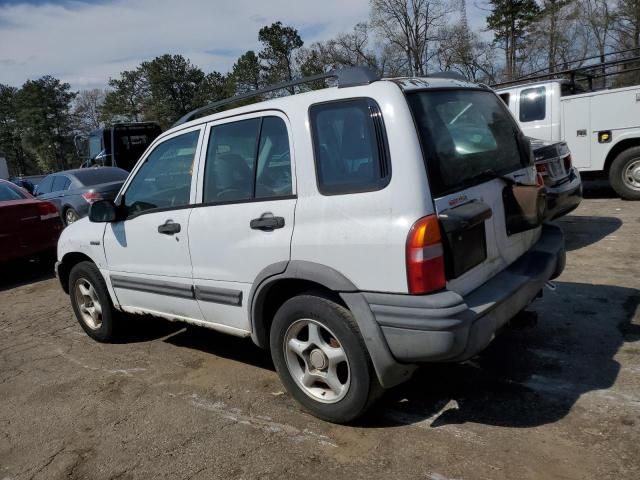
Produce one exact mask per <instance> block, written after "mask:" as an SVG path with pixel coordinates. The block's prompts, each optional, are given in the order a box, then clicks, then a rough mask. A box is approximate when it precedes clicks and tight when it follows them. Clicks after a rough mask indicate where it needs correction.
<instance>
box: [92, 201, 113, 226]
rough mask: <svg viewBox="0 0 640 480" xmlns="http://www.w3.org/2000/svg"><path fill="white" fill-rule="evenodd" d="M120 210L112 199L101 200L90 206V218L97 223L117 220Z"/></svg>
mask: <svg viewBox="0 0 640 480" xmlns="http://www.w3.org/2000/svg"><path fill="white" fill-rule="evenodd" d="M117 219H118V210H117V209H116V206H115V204H114V203H113V202H112V201H111V200H99V201H97V202H94V203H92V204H91V206H89V220H91V221H92V222H96V223H108V222H115V221H116V220H117Z"/></svg>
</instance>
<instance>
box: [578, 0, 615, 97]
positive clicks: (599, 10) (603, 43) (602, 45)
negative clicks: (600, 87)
mask: <svg viewBox="0 0 640 480" xmlns="http://www.w3.org/2000/svg"><path fill="white" fill-rule="evenodd" d="M609 4H610V0H581V1H580V10H581V11H580V17H581V19H582V22H583V25H584V26H585V28H587V30H588V32H589V37H590V39H591V40H592V41H593V42H595V45H596V47H597V49H598V51H597V54H598V55H600V63H604V62H605V54H606V53H607V47H608V46H609V44H610V43H611V33H612V32H611V30H612V27H613V22H614V15H613V12H612V11H611V7H610V5H609ZM605 71H606V67H602V73H603V74H604V73H605ZM605 80H606V77H605ZM605 86H606V81H605Z"/></svg>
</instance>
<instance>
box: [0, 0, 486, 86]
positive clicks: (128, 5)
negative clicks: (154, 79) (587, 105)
mask: <svg viewBox="0 0 640 480" xmlns="http://www.w3.org/2000/svg"><path fill="white" fill-rule="evenodd" d="M467 9H468V12H469V13H468V16H469V20H470V24H471V25H472V26H482V25H483V24H484V15H485V13H484V12H483V11H482V10H481V9H479V8H478V7H477V6H475V5H474V4H473V1H472V0H470V1H468V2H467ZM368 17H369V0H172V1H167V0H0V83H4V84H9V85H12V86H20V85H22V84H23V83H24V82H25V81H26V80H28V79H37V78H39V77H41V76H43V75H53V76H54V77H57V78H59V79H61V80H63V81H65V82H68V83H70V84H71V87H72V89H74V90H82V89H88V88H103V87H105V86H106V85H107V82H108V80H109V78H110V77H117V76H118V74H119V73H120V72H121V71H123V70H130V69H133V68H135V67H136V66H138V65H139V64H140V63H141V62H142V61H145V60H150V59H152V58H154V57H156V56H158V55H162V54H164V53H170V54H181V55H184V56H185V57H188V58H189V59H190V60H191V61H192V62H193V63H194V64H196V65H198V66H199V67H200V68H202V69H203V70H204V71H205V72H210V71H213V70H217V71H221V72H227V71H228V70H229V69H230V68H231V66H232V65H233V63H234V62H235V60H236V59H237V57H238V56H239V55H241V54H242V53H244V52H245V51H246V50H250V49H253V50H257V49H258V48H259V45H258V38H257V37H258V30H259V29H260V28H261V27H263V26H264V25H269V24H271V23H273V22H275V21H278V20H280V21H281V22H282V23H283V24H285V25H291V26H293V27H295V28H297V29H298V31H299V33H300V35H301V37H302V39H303V40H304V41H305V44H307V45H308V44H310V43H313V42H314V41H319V40H328V39H329V38H332V37H334V36H335V35H336V34H338V33H340V32H346V31H348V30H350V29H351V28H352V27H353V26H354V25H355V24H356V23H358V22H361V21H366V20H367V19H368Z"/></svg>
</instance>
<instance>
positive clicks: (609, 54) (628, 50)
mask: <svg viewBox="0 0 640 480" xmlns="http://www.w3.org/2000/svg"><path fill="white" fill-rule="evenodd" d="M634 50H637V51H640V47H633V48H627V49H625V50H618V51H615V52H607V53H605V54H603V55H594V56H592V57H587V58H581V59H578V60H569V61H567V62H561V63H556V64H555V65H552V66H551V67H544V68H541V69H540V70H535V71H533V72H530V73H527V74H526V75H524V76H522V77H520V78H522V79H523V80H524V79H526V78H527V77H532V76H535V75H538V74H540V73H544V72H547V70H550V69H551V68H554V69H555V68H556V67H560V66H563V65H564V66H566V65H571V64H573V63H580V62H587V61H589V60H595V59H596V58H604V57H610V56H611V55H620V54H623V53H628V52H633V51H634ZM622 60H625V59H622ZM589 66H590V65H587V67H589ZM579 68H581V67H574V68H571V70H576V69H579ZM552 73H554V72H547V74H552Z"/></svg>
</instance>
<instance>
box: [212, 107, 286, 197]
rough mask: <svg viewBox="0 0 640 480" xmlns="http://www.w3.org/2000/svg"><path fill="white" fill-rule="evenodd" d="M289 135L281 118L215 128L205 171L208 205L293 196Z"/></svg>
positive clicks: (241, 122)
mask: <svg viewBox="0 0 640 480" xmlns="http://www.w3.org/2000/svg"><path fill="white" fill-rule="evenodd" d="M292 191H293V190H292V182H291V155H290V152H289V136H288V134H287V127H286V125H285V123H284V121H283V120H282V119H281V118H278V117H264V118H251V119H248V120H241V121H238V122H233V123H226V124H223V125H217V126H214V127H212V129H211V134H210V136H209V146H208V147H207V160H206V165H205V172H204V194H203V200H204V202H205V203H220V202H239V201H247V200H252V199H260V198H273V197H283V196H288V195H291V194H292Z"/></svg>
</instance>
